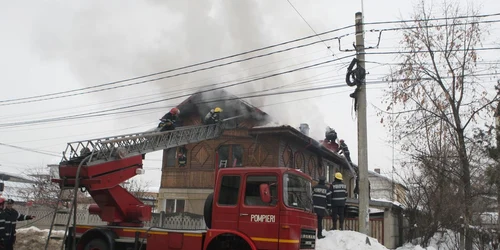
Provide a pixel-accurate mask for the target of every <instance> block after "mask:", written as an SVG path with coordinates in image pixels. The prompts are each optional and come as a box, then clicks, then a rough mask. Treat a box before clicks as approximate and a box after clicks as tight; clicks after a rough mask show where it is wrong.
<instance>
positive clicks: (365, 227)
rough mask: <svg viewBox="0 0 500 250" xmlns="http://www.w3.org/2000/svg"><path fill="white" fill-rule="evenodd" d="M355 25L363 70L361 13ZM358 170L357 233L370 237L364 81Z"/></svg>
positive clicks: (359, 102) (363, 44)
mask: <svg viewBox="0 0 500 250" xmlns="http://www.w3.org/2000/svg"><path fill="white" fill-rule="evenodd" d="M355 23H356V59H357V60H358V67H361V68H365V42H364V40H365V35H364V28H363V13H361V12H357V13H356V15H355ZM357 98H358V168H359V217H358V219H359V232H360V233H363V234H366V235H367V236H369V235H370V225H369V223H370V221H369V220H370V218H369V214H368V208H369V202H370V201H369V194H368V192H369V189H368V185H369V184H368V141H367V131H366V81H365V80H364V78H363V83H362V84H361V86H360V89H359V92H358V96H357Z"/></svg>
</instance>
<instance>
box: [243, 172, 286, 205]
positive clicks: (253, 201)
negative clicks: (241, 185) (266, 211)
mask: <svg viewBox="0 0 500 250" xmlns="http://www.w3.org/2000/svg"><path fill="white" fill-rule="evenodd" d="M263 183H266V184H268V185H269V189H270V191H271V197H273V198H274V199H273V201H276V199H277V197H278V189H277V178H276V176H248V177H247V183H246V187H245V205H247V206H275V205H276V202H271V204H266V203H264V202H263V201H262V199H261V198H260V184H263Z"/></svg>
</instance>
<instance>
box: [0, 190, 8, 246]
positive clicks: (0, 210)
mask: <svg viewBox="0 0 500 250" xmlns="http://www.w3.org/2000/svg"><path fill="white" fill-rule="evenodd" d="M4 205H5V198H2V197H0V250H3V249H6V248H5V240H6V236H5V220H6V217H7V214H6V213H5V210H4Z"/></svg>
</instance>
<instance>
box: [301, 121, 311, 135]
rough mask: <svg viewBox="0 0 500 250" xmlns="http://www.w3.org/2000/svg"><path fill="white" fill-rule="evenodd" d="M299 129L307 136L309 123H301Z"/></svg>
mask: <svg viewBox="0 0 500 250" xmlns="http://www.w3.org/2000/svg"><path fill="white" fill-rule="evenodd" d="M299 130H300V132H301V133H302V134H304V135H307V136H309V125H307V123H301V124H300V126H299Z"/></svg>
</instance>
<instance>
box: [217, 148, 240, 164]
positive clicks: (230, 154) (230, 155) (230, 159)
mask: <svg viewBox="0 0 500 250" xmlns="http://www.w3.org/2000/svg"><path fill="white" fill-rule="evenodd" d="M223 147H226V148H227V159H222V158H221V152H220V150H221V148H223ZM236 147H239V148H240V153H241V164H240V165H238V164H236V166H234V167H236V168H238V167H243V166H244V165H243V162H244V160H245V147H243V145H242V144H236V143H232V144H222V145H220V146H219V147H218V148H217V151H216V153H217V154H218V155H219V162H218V163H217V166H219V165H220V162H221V161H223V160H227V164H226V168H232V167H233V161H234V159H235V157H234V152H235V150H234V148H236Z"/></svg>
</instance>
